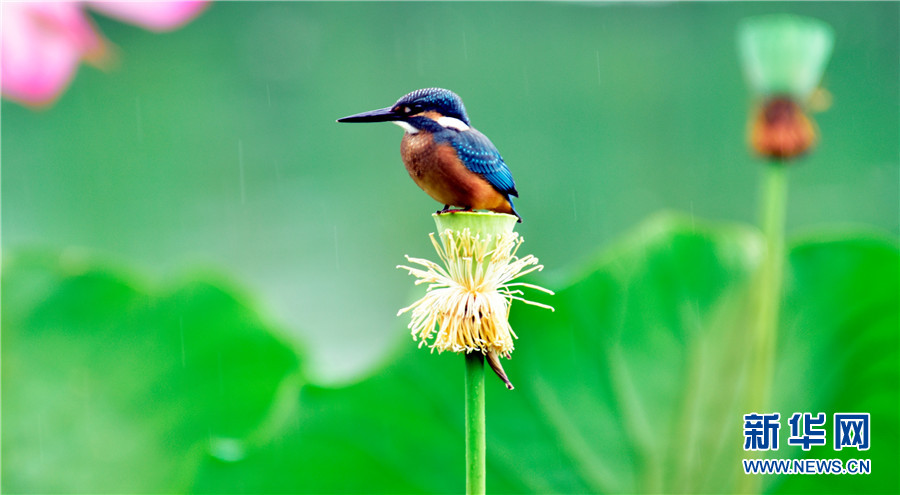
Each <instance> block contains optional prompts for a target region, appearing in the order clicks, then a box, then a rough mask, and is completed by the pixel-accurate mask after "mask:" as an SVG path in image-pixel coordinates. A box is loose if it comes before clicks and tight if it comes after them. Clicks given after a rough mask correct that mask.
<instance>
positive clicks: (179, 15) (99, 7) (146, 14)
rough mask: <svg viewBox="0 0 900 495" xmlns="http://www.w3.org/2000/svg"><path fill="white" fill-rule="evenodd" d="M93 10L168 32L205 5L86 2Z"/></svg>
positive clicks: (188, 2) (190, 2)
mask: <svg viewBox="0 0 900 495" xmlns="http://www.w3.org/2000/svg"><path fill="white" fill-rule="evenodd" d="M87 3H88V4H89V5H90V7H91V8H92V9H93V10H96V11H97V12H100V13H102V14H104V15H108V16H109V17H113V18H116V19H119V20H120V21H125V22H128V23H131V24H136V25H138V26H141V27H144V28H146V29H149V30H151V31H168V30H171V29H175V28H177V27H180V26H181V25H183V24H186V23H187V22H188V21H190V20H191V19H193V18H194V17H196V16H197V15H198V14H199V13H200V11H202V10H203V9H204V8H205V7H206V6H207V5H208V2H206V1H200V0H195V1H181V2H87Z"/></svg>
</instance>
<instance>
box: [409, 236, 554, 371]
mask: <svg viewBox="0 0 900 495" xmlns="http://www.w3.org/2000/svg"><path fill="white" fill-rule="evenodd" d="M430 237H431V242H432V244H433V245H434V248H435V251H437V253H438V257H440V260H441V264H438V263H435V262H433V261H429V260H426V259H421V258H411V257H409V256H407V257H406V259H407V260H408V261H409V262H410V263H414V264H417V265H419V266H421V267H423V268H424V269H423V268H412V267H409V266H403V265H401V266H398V267H397V268H403V269H404V270H407V271H408V272H409V273H410V274H411V275H413V276H415V277H416V278H417V280H416V282H415V283H416V285H419V284H428V289H427V290H426V293H425V296H424V297H422V298H421V299H419V300H418V301H416V302H414V303H413V304H411V305H410V306H408V307H406V308H403V309H401V310H400V311H399V312H398V313H397V314H398V316H399V315H401V314H403V313H406V312H408V311H411V312H412V315H411V316H412V318H411V321H410V323H409V329H410V330H411V332H412V336H413V339H416V340H419V346H420V347H421V346H422V345H425V343H426V342H429V341H431V349H432V351H433V350H435V349H437V350H438V352H443V351H445V350H450V351H453V352H471V351H475V350H480V351H482V352H485V353H489V352H493V353H496V354H498V355H501V356H509V353H510V352H512V350H513V348H514V345H513V339H515V338H517V336H516V334H515V332H513V330H512V328H511V327H510V325H509V310H510V304H511V303H512V301H513V300H514V299H515V300H519V301H522V302H524V303H526V304H531V305H535V306H540V307H543V308H547V309H550V310H551V311H552V310H553V308H552V307H550V306H547V305H545V304H541V303H537V302H533V301H529V300H527V299H524V298H523V297H521V296H522V291H521V290H520V288H524V287H527V288H531V289H535V290H539V291H542V292H545V293H548V294H553V292H552V291H550V290H547V289H544V288H543V287H539V286H536V285H532V284H527V283H522V282H513V281H514V280H516V279H518V278H519V277H522V276H523V275H527V274H529V273H531V272H533V271H536V270H537V271H540V270H542V269H543V268H544V267H543V265H539V264H538V260H537V258H535V257H534V256H532V255H527V256H524V257H522V258H518V257H516V252H517V251H518V249H519V246H521V245H522V242H523V239H522V238H521V237H519V234H517V233H515V232H511V233H508V234H498V235H495V236H490V235H487V236H481V235H478V234H476V235H472V234H471V233H470V232H469V229H464V230H463V231H462V232H456V231H452V230H449V229H448V230H445V231H444V232H441V234H440V239H441V242H440V243H439V242H438V241H437V239H435V236H434V234H431V235H430ZM442 265H443V266H442ZM435 329H437V330H436V332H437V333H436V335H435ZM432 339H433V341H432Z"/></svg>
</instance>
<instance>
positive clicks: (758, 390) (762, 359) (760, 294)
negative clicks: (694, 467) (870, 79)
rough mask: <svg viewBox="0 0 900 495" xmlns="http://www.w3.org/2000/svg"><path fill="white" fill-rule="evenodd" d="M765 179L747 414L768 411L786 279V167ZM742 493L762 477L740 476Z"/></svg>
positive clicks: (757, 489) (774, 165) (772, 166)
mask: <svg viewBox="0 0 900 495" xmlns="http://www.w3.org/2000/svg"><path fill="white" fill-rule="evenodd" d="M763 173H764V177H763V182H762V204H761V210H760V223H761V227H762V231H763V236H764V237H765V248H766V250H765V253H764V256H763V259H762V264H761V266H760V268H759V272H758V273H757V278H756V279H755V281H754V285H753V287H752V291H753V292H752V294H751V297H752V299H751V301H752V306H751V307H752V309H753V310H754V313H755V315H756V319H755V320H754V321H753V326H752V327H751V329H750V330H751V341H750V342H751V345H750V363H749V365H750V370H749V371H750V378H749V383H748V388H747V396H746V401H747V402H746V403H745V409H744V412H745V413H750V412H756V413H768V412H770V411H769V409H768V408H769V407H770V400H771V393H772V384H773V381H774V374H775V348H776V344H777V342H778V317H779V313H780V306H781V296H782V281H783V279H784V259H785V250H784V226H785V217H786V212H787V167H785V166H784V164H782V163H779V162H769V163H767V164H766V165H765V169H764V172H763ZM740 484H741V486H740V487H739V490H738V491H739V492H740V493H761V488H762V486H761V484H762V478H761V477H759V476H744V477H743V478H741V482H740Z"/></svg>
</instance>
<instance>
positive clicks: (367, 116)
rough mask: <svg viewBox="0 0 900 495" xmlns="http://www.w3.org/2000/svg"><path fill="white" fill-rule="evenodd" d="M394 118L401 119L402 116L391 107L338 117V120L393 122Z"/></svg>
mask: <svg viewBox="0 0 900 495" xmlns="http://www.w3.org/2000/svg"><path fill="white" fill-rule="evenodd" d="M393 120H400V116H399V115H397V114H396V113H394V112H392V111H391V108H390V107H388V108H379V109H378V110H371V111H368V112H363V113H358V114H356V115H350V116H349V117H344V118H341V119H337V121H338V122H391V121H393Z"/></svg>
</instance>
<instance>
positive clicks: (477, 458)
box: [465, 352, 487, 495]
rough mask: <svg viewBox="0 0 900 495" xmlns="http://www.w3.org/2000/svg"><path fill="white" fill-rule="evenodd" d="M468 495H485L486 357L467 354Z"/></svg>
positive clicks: (480, 354) (479, 353) (478, 354)
mask: <svg viewBox="0 0 900 495" xmlns="http://www.w3.org/2000/svg"><path fill="white" fill-rule="evenodd" d="M465 356H466V493H467V494H468V495H476V494H482V495H483V494H484V493H485V477H486V475H485V456H486V451H487V449H486V446H487V444H486V441H485V421H484V354H482V353H481V352H469V353H466V355H465Z"/></svg>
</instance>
